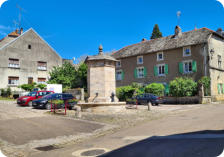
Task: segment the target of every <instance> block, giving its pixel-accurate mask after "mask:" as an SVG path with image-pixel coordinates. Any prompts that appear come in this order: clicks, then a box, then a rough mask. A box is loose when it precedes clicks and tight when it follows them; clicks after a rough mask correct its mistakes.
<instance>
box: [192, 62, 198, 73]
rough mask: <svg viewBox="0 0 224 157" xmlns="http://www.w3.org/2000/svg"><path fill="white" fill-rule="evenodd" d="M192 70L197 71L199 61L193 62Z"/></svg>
mask: <svg viewBox="0 0 224 157" xmlns="http://www.w3.org/2000/svg"><path fill="white" fill-rule="evenodd" d="M192 70H193V72H197V62H196V61H193V62H192Z"/></svg>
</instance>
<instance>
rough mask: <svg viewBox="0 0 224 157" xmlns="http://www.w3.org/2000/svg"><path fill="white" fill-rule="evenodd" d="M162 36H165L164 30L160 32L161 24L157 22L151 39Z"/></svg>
mask: <svg viewBox="0 0 224 157" xmlns="http://www.w3.org/2000/svg"><path fill="white" fill-rule="evenodd" d="M162 36H163V35H162V32H160V30H159V25H158V24H155V26H154V27H153V31H152V35H151V37H150V39H156V38H161V37H162Z"/></svg>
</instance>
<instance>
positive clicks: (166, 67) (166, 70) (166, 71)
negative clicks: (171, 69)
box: [165, 64, 168, 75]
mask: <svg viewBox="0 0 224 157" xmlns="http://www.w3.org/2000/svg"><path fill="white" fill-rule="evenodd" d="M165 74H166V75H168V64H165Z"/></svg>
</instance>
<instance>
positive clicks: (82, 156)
mask: <svg viewBox="0 0 224 157" xmlns="http://www.w3.org/2000/svg"><path fill="white" fill-rule="evenodd" d="M108 151H109V150H108V149H105V148H89V149H82V150H77V151H75V152H73V153H72V155H73V156H79V157H94V156H99V155H102V154H104V153H106V152H108Z"/></svg>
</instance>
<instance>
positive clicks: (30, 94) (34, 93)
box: [27, 92, 37, 96]
mask: <svg viewBox="0 0 224 157" xmlns="http://www.w3.org/2000/svg"><path fill="white" fill-rule="evenodd" d="M36 94H37V92H30V93H29V94H27V96H35V95H36Z"/></svg>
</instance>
